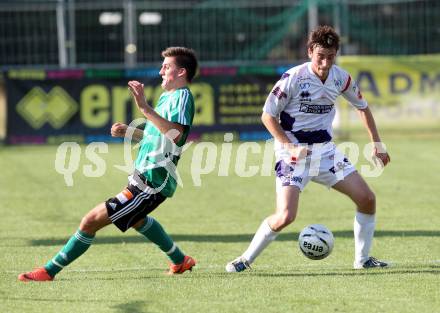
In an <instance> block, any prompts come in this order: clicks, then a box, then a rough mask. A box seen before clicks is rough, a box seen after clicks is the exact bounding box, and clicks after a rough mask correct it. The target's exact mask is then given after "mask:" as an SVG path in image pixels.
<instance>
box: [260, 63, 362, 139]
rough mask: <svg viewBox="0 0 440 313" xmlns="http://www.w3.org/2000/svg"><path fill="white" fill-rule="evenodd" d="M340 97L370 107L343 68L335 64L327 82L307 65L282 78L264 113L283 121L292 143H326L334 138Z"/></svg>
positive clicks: (270, 96)
mask: <svg viewBox="0 0 440 313" xmlns="http://www.w3.org/2000/svg"><path fill="white" fill-rule="evenodd" d="M339 95H342V96H343V97H344V98H345V99H347V100H348V101H349V102H350V103H351V104H352V105H353V106H354V107H356V108H358V109H365V108H366V107H367V106H368V104H367V102H366V101H365V100H364V99H363V98H362V94H361V92H360V90H359V88H358V86H357V84H356V83H355V82H354V81H353V80H352V79H351V77H350V75H349V74H348V73H347V72H346V71H344V70H343V69H342V68H340V67H339V66H337V65H333V66H332V67H331V68H330V71H329V75H328V77H327V79H326V81H325V83H323V82H322V81H321V80H320V79H319V78H318V76H316V74H315V73H314V72H313V71H312V67H311V63H310V62H307V63H304V64H302V65H298V66H295V67H293V68H291V69H290V70H288V71H287V72H285V73H284V74H283V75H282V76H281V79H280V80H279V81H278V82H277V83H276V84H275V87H274V88H273V89H272V92H271V93H270V95H269V96H268V97H267V100H266V103H265V104H264V108H263V111H264V112H266V113H268V114H270V115H271V116H273V117H278V118H279V120H280V125H281V127H282V128H283V129H284V131H285V132H286V135H287V136H288V137H289V139H290V140H291V141H292V143H307V144H314V143H325V142H329V141H331V139H332V134H333V131H332V122H333V119H334V117H335V112H336V111H335V101H336V98H337V97H338V96H339Z"/></svg>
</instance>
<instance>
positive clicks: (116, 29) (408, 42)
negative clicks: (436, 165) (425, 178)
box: [0, 0, 440, 144]
mask: <svg viewBox="0 0 440 313" xmlns="http://www.w3.org/2000/svg"><path fill="white" fill-rule="evenodd" d="M439 15H440V1H437V0H333V1H330V0H326V1H320V0H289V1H286V0H279V1H272V0H252V1H250V0H234V1H232V0H208V1H196V0H187V1H171V0H162V1H136V0H125V1H111V0H110V1H96V0H95V1H78V0H76V1H75V0H59V1H40V0H34V1H3V0H2V1H0V60H1V61H0V64H1V69H2V78H1V80H0V112H1V113H0V138H1V139H2V141H3V142H4V143H7V144H20V143H35V144H40V143H59V142H63V141H77V142H83V143H87V142H91V141H97V140H98V141H111V140H112V139H111V138H110V137H109V136H108V133H109V128H110V126H111V124H112V123H114V122H116V121H120V122H125V123H129V122H130V121H131V120H132V119H134V118H136V117H139V115H138V113H137V111H136V110H135V108H134V107H133V103H132V101H131V98H130V95H129V93H128V91H127V88H126V83H127V81H128V80H130V79H137V80H141V81H143V82H144V83H145V85H146V90H145V92H146V95H147V98H148V100H150V101H151V102H153V103H154V101H155V99H157V97H158V95H160V92H161V89H160V78H159V75H158V71H159V67H160V63H161V61H162V58H161V55H160V53H161V51H162V50H164V49H165V48H166V47H168V46H180V45H181V46H188V47H191V48H193V49H194V50H195V51H196V52H197V54H198V57H199V59H200V63H201V67H200V71H199V74H198V76H197V78H196V79H195V80H194V83H193V84H192V86H191V89H192V91H193V93H194V95H195V97H196V106H197V112H196V118H195V127H194V130H193V132H192V137H193V139H202V140H211V139H215V138H217V137H220V138H223V135H222V134H224V132H225V131H229V132H233V133H234V134H235V135H236V136H235V137H234V138H235V139H241V140H261V139H266V138H268V137H269V135H268V134H267V133H266V132H265V131H264V129H263V128H262V126H261V123H260V119H259V116H260V114H261V108H262V106H263V104H264V101H265V98H266V96H267V94H268V92H269V91H270V89H271V88H272V86H273V84H274V83H275V82H276V81H277V80H278V78H279V77H280V75H281V74H282V73H283V72H284V71H286V70H287V69H288V68H290V67H292V66H294V65H297V64H299V63H302V62H304V61H306V60H307V54H306V42H307V35H308V33H309V31H310V30H312V29H313V28H315V27H316V26H317V25H322V24H328V25H331V26H333V27H334V28H335V29H336V30H337V31H338V32H339V33H340V35H341V39H342V45H341V49H340V52H339V54H340V55H339V58H338V63H339V64H340V65H341V66H342V67H344V68H346V69H347V70H349V72H350V73H351V74H352V76H353V78H354V79H356V80H357V81H358V83H359V85H360V87H361V89H362V90H363V93H364V97H365V98H367V100H368V101H369V103H370V106H371V107H372V109H373V111H375V114H376V116H377V119H378V121H379V122H380V125H382V126H384V127H390V128H393V127H397V128H400V129H402V127H404V128H406V127H408V128H416V129H425V128H427V129H428V128H429V129H437V127H438V125H439V121H440V109H439V105H440V103H439V101H440V100H439V99H440V97H439V93H440V54H439V53H440V19H439V18H438V16H439ZM339 108H340V109H339V114H338V116H337V120H336V127H337V129H338V130H339V132H340V133H341V134H345V135H347V136H349V134H350V129H351V128H353V127H356V125H357V124H356V122H353V120H354V118H355V117H353V114H352V113H353V112H352V111H351V110H350V109H349V106H348V105H347V104H346V103H344V102H341V103H340V106H339Z"/></svg>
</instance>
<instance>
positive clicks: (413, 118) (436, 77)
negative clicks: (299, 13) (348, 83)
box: [338, 55, 440, 125]
mask: <svg viewBox="0 0 440 313" xmlns="http://www.w3.org/2000/svg"><path fill="white" fill-rule="evenodd" d="M338 65H340V66H341V67H342V68H344V69H345V70H347V71H348V72H349V73H350V74H351V76H352V78H353V79H354V80H355V81H356V82H357V83H358V85H359V87H360V89H361V91H362V95H363V96H364V98H365V99H367V101H368V103H369V105H370V107H371V109H372V110H373V112H374V114H375V117H376V119H377V120H379V121H380V122H381V124H396V123H402V122H405V123H407V124H414V125H423V124H425V123H429V124H433V123H440V55H423V56H421V55H418V56H341V57H339V59H338Z"/></svg>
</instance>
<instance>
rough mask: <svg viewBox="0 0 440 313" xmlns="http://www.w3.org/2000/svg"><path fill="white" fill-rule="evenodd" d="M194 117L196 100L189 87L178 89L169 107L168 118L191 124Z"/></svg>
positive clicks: (187, 124) (172, 120)
mask: <svg viewBox="0 0 440 313" xmlns="http://www.w3.org/2000/svg"><path fill="white" fill-rule="evenodd" d="M193 117H194V100H193V97H192V95H191V93H190V91H189V90H188V89H178V90H177V91H176V92H175V94H174V95H173V99H172V103H171V104H170V107H169V112H168V120H169V121H171V122H174V123H178V124H181V125H186V126H191V125H192V121H193Z"/></svg>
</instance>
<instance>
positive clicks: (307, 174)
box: [275, 143, 356, 192]
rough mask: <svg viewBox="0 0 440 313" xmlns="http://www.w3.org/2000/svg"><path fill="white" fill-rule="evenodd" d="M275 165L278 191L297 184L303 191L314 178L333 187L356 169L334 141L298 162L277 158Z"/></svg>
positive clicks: (314, 150)
mask: <svg viewBox="0 0 440 313" xmlns="http://www.w3.org/2000/svg"><path fill="white" fill-rule="evenodd" d="M277 159H278V161H277V162H276V165H275V173H276V189H277V192H278V191H279V190H280V189H281V188H282V187H284V186H297V187H298V188H299V189H300V190H301V191H302V190H303V189H304V188H305V186H306V185H307V183H308V182H309V181H310V180H312V181H314V182H317V183H319V184H322V185H325V186H327V187H329V188H330V187H331V186H333V185H334V184H336V183H337V182H339V181H341V180H343V179H344V178H345V177H347V176H348V175H350V174H351V173H353V172H355V171H356V168H355V167H354V166H353V165H352V164H351V163H350V161H349V160H348V158H347V157H346V156H345V155H344V154H342V152H340V151H339V150H338V149H337V148H336V145H335V144H334V143H327V144H325V145H324V146H321V148H320V149H312V153H311V154H310V155H308V156H307V157H306V158H305V159H301V160H300V161H298V162H297V163H291V162H289V161H288V160H287V161H286V159H282V158H281V159H280V158H277Z"/></svg>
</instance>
